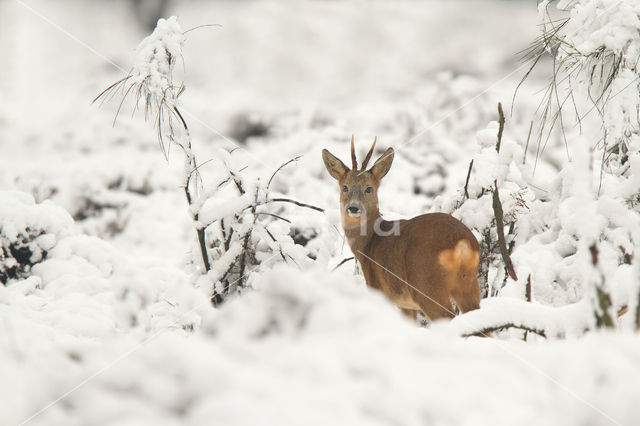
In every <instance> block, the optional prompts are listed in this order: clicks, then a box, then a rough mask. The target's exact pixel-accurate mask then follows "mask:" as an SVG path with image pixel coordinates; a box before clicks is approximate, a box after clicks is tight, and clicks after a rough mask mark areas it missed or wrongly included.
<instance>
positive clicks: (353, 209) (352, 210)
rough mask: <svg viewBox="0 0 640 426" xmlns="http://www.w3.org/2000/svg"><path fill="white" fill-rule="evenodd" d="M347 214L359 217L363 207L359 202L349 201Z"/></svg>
mask: <svg viewBox="0 0 640 426" xmlns="http://www.w3.org/2000/svg"><path fill="white" fill-rule="evenodd" d="M346 213H347V216H349V217H360V216H362V213H364V207H363V206H362V204H360V203H349V204H347V208H346Z"/></svg>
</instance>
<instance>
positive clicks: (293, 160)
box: [267, 155, 302, 188]
mask: <svg viewBox="0 0 640 426" xmlns="http://www.w3.org/2000/svg"><path fill="white" fill-rule="evenodd" d="M300 158H302V155H298V156H296V157H293V158H292V159H291V160H289V161H287V162H286V163H283V164H281V165H280V167H278V168H277V169H276V171H275V172H273V174H272V175H271V177H270V178H269V182H267V188H269V186H271V181H272V180H273V178H274V177H275V176H276V174H277V173H278V172H279V171H280V170H282V169H283V168H284V167H285V166H286V165H288V164H290V163H293V162H295V161H298V160H299V159H300Z"/></svg>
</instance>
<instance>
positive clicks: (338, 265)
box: [331, 256, 355, 272]
mask: <svg viewBox="0 0 640 426" xmlns="http://www.w3.org/2000/svg"><path fill="white" fill-rule="evenodd" d="M353 259H355V257H353V256H351V257H347V258H346V259H342V261H341V262H340V263H338V264H337V265H336V266H335V267H334V268H333V269H332V270H331V272H333V271H335V270H336V269H338V268H339V267H341V266H342V265H344V264H345V263H347V262H348V261H350V260H353Z"/></svg>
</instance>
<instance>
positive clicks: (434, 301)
mask: <svg viewBox="0 0 640 426" xmlns="http://www.w3.org/2000/svg"><path fill="white" fill-rule="evenodd" d="M411 296H412V298H413V301H414V302H416V304H417V305H418V306H420V310H421V311H422V313H423V314H425V315H426V316H427V318H429V320H431V321H435V320H437V319H440V318H453V317H454V316H455V314H454V312H453V306H451V302H450V301H449V295H448V294H447V293H446V291H445V290H444V289H442V290H441V291H439V292H435V293H432V294H430V295H428V296H426V295H424V294H422V293H419V292H417V291H412V294H411Z"/></svg>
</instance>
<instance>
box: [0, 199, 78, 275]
mask: <svg viewBox="0 0 640 426" xmlns="http://www.w3.org/2000/svg"><path fill="white" fill-rule="evenodd" d="M72 225H73V219H71V217H70V216H69V214H68V213H67V212H66V211H65V210H64V209H62V208H60V207H57V206H55V205H53V204H52V203H50V202H44V203H41V204H36V203H35V201H34V200H33V198H32V197H30V196H29V195H27V194H24V193H20V192H0V283H2V284H5V285H6V284H7V283H8V282H9V281H10V280H15V279H22V278H26V277H28V276H30V275H31V270H32V268H33V266H34V265H36V264H38V263H40V262H42V261H43V260H44V259H46V257H47V254H48V252H49V251H50V250H51V249H52V248H53V247H54V246H55V245H56V243H57V241H58V240H59V238H60V237H61V235H66V234H68V233H69V232H70V228H71V226H72Z"/></svg>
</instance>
